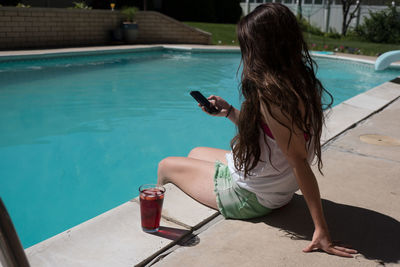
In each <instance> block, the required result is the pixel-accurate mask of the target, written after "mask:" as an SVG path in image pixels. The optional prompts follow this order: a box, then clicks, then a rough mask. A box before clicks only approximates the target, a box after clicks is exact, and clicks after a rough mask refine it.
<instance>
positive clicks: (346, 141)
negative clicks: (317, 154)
mask: <svg viewBox="0 0 400 267" xmlns="http://www.w3.org/2000/svg"><path fill="white" fill-rule="evenodd" d="M396 102H399V101H396ZM399 114H400V105H397V104H396V105H390V106H389V107H388V108H387V109H385V112H384V113H378V114H376V115H374V117H373V119H371V120H367V121H365V122H363V123H361V124H360V125H358V126H357V127H356V128H354V129H351V130H350V131H348V132H347V133H346V138H341V139H339V140H337V141H336V142H334V143H333V144H332V146H333V147H334V148H335V149H337V150H339V151H343V152H347V153H353V154H359V155H364V156H365V157H375V158H376V159H381V161H393V162H397V163H398V165H400V146H399V142H400V130H399V129H400V120H399V119H398V116H399ZM371 134H373V135H380V136H383V137H384V136H388V137H391V138H393V139H395V140H397V141H398V142H397V143H394V144H393V145H390V144H387V145H375V144H369V143H365V142H363V141H361V140H360V137H361V136H365V135H371ZM397 177H398V178H399V180H400V172H399V175H398V176H397Z"/></svg>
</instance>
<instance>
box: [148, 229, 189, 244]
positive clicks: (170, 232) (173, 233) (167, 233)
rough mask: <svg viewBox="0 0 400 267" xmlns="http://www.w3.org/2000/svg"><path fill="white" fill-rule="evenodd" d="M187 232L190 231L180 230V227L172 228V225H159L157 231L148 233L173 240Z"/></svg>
mask: <svg viewBox="0 0 400 267" xmlns="http://www.w3.org/2000/svg"><path fill="white" fill-rule="evenodd" d="M189 232H190V231H189V230H182V229H178V228H173V227H165V226H160V228H159V230H158V232H155V233H150V234H152V235H156V236H159V237H163V238H167V239H169V240H173V241H175V240H178V239H180V238H181V237H183V236H184V235H186V234H188V233H189Z"/></svg>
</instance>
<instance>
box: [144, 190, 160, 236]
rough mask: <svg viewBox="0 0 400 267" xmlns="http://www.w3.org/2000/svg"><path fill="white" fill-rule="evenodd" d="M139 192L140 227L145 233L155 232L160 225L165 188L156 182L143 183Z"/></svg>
mask: <svg viewBox="0 0 400 267" xmlns="http://www.w3.org/2000/svg"><path fill="white" fill-rule="evenodd" d="M139 192H140V195H139V198H140V215H141V217H142V229H143V231H145V232H147V233H153V232H157V231H158V228H159V227H160V219H161V210H162V205H163V201H164V193H165V188H164V187H163V186H161V185H157V184H145V185H142V186H140V187H139Z"/></svg>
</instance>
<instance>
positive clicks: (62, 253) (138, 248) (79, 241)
mask: <svg viewBox="0 0 400 267" xmlns="http://www.w3.org/2000/svg"><path fill="white" fill-rule="evenodd" d="M160 224H161V226H162V227H161V228H160V229H161V231H160V233H158V234H157V235H154V234H147V233H144V232H143V231H142V229H141V223H140V207H139V204H138V203H136V202H127V203H124V204H122V205H121V206H118V207H116V208H114V209H112V210H110V211H108V212H106V213H103V214H101V215H99V216H97V217H95V218H93V219H91V220H89V221H87V222H84V223H82V224H80V225H78V226H76V227H74V228H71V229H70V230H68V231H66V232H63V233H61V234H58V235H56V236H54V237H52V238H50V239H48V240H45V241H43V242H41V243H39V244H36V245H34V246H32V247H30V248H28V249H26V250H25V251H26V254H27V256H28V260H29V262H30V264H31V266H32V267H36V266H37V267H54V266H57V267H66V266H68V267H69V266H71V267H72V266H73V267H80V266H82V267H83V266H85V267H89V266H96V267H99V266H113V267H114V266H115V267H118V266H133V265H135V264H138V263H140V262H141V261H143V260H145V259H146V258H147V257H149V256H150V255H152V254H153V253H155V252H157V251H158V250H160V249H162V248H164V247H165V246H168V245H170V244H171V243H174V242H175V241H176V240H178V239H179V238H180V237H182V236H183V235H186V234H188V233H189V231H188V230H187V229H185V228H183V227H181V226H179V225H177V224H174V223H172V222H170V221H167V220H162V221H161V223H160Z"/></svg>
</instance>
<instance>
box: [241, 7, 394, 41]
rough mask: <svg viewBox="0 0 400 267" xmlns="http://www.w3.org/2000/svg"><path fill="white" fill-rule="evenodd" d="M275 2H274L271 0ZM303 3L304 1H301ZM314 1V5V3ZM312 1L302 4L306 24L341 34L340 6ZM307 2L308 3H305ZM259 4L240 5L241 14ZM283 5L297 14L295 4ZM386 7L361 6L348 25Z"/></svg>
mask: <svg viewBox="0 0 400 267" xmlns="http://www.w3.org/2000/svg"><path fill="white" fill-rule="evenodd" d="M272 1H273V2H275V0H272ZM303 1H304V0H303ZM314 1H315V3H314ZM314 1H312V2H313V3H311V4H305V3H302V5H301V6H302V15H303V17H304V18H305V19H307V20H308V22H310V23H311V25H313V26H317V27H318V28H320V29H321V30H322V31H324V32H327V31H329V29H333V30H335V31H336V32H339V33H341V32H342V21H343V12H342V5H337V4H331V5H327V4H322V2H321V1H319V2H321V4H316V3H317V1H318V0H314ZM306 2H309V1H306ZM310 2H311V1H310ZM260 4H261V3H240V6H241V7H242V10H243V14H244V15H247V14H248V13H250V12H251V11H253V10H254V9H255V8H256V7H257V6H258V5H260ZM283 4H285V5H286V6H287V7H289V8H290V9H291V10H292V11H293V13H295V14H296V13H297V4H286V3H283ZM354 8H355V5H354V6H353V7H352V9H351V10H350V11H353V10H354ZM386 8H387V6H363V5H361V7H360V10H359V13H358V17H356V18H354V19H353V21H352V22H351V24H350V27H355V26H357V25H358V24H361V23H363V21H364V18H366V17H369V10H371V11H372V12H376V11H379V10H383V9H386Z"/></svg>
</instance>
